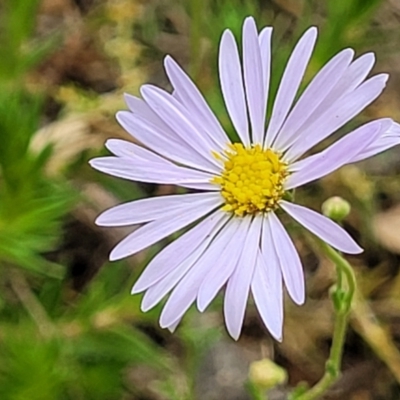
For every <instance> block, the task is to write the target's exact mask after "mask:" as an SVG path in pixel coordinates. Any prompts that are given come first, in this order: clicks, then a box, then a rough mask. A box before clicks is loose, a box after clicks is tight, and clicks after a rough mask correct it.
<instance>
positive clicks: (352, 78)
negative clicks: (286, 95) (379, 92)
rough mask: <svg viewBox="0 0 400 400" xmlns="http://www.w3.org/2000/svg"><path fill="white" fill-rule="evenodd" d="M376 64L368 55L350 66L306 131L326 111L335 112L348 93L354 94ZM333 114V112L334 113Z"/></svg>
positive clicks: (305, 126) (314, 115) (308, 121)
mask: <svg viewBox="0 0 400 400" xmlns="http://www.w3.org/2000/svg"><path fill="white" fill-rule="evenodd" d="M374 63H375V56H374V54H373V53H367V54H364V55H362V56H361V57H359V58H357V59H356V60H355V61H354V62H352V63H351V64H350V66H349V67H348V68H347V70H346V71H345V73H344V74H343V75H342V76H341V78H340V79H339V81H338V82H337V83H336V85H335V86H334V87H333V89H332V90H331V91H330V92H329V93H328V94H327V96H326V97H325V99H324V100H323V101H322V102H321V103H320V104H319V106H318V107H317V109H316V110H315V112H314V113H313V114H312V115H311V116H310V118H309V119H308V120H307V122H306V124H305V125H304V126H303V129H304V131H307V130H308V127H309V126H310V125H311V124H312V123H313V122H314V121H315V120H316V119H317V118H318V117H319V116H320V115H321V114H322V113H323V112H325V111H326V110H328V109H330V110H334V109H335V108H336V106H337V104H336V103H337V102H338V101H340V99H341V98H342V97H343V96H345V95H346V94H348V93H351V92H353V91H354V90H355V89H356V88H357V87H358V86H360V84H361V83H362V82H364V80H365V78H366V77H367V76H368V74H369V73H370V72H371V70H372V67H373V66H374ZM332 112H333V111H332Z"/></svg>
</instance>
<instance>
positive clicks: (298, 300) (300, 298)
mask: <svg viewBox="0 0 400 400" xmlns="http://www.w3.org/2000/svg"><path fill="white" fill-rule="evenodd" d="M290 297H291V299H292V300H293V302H294V303H295V304H297V305H298V306H302V305H303V304H304V303H305V301H306V296H305V294H304V293H294V294H291V295H290Z"/></svg>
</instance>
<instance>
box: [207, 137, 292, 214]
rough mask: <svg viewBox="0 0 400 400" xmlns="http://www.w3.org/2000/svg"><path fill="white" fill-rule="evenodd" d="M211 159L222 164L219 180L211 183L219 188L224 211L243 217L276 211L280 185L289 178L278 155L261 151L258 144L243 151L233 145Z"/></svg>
mask: <svg viewBox="0 0 400 400" xmlns="http://www.w3.org/2000/svg"><path fill="white" fill-rule="evenodd" d="M214 157H216V158H217V159H219V160H221V161H223V163H224V170H223V171H222V173H221V176H218V177H215V178H213V179H212V180H211V182H212V183H216V184H218V185H220V186H221V194H222V196H223V197H224V199H225V205H224V206H223V207H222V209H223V210H225V211H230V212H233V213H235V214H236V215H238V216H240V217H242V216H244V215H248V214H256V213H259V212H268V211H270V210H273V209H275V208H276V207H277V204H278V202H279V200H280V199H281V198H282V197H283V195H284V193H285V191H284V190H283V182H284V181H285V178H286V177H287V175H288V172H287V165H286V164H285V163H284V162H283V161H282V160H281V159H280V156H279V154H277V153H275V152H274V151H273V150H271V149H267V150H263V148H262V146H260V145H259V144H256V145H255V146H252V147H250V148H245V147H244V146H243V145H242V144H241V143H234V144H231V145H229V148H228V149H227V150H225V151H224V152H223V154H219V153H214Z"/></svg>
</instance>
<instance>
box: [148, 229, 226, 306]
mask: <svg viewBox="0 0 400 400" xmlns="http://www.w3.org/2000/svg"><path fill="white" fill-rule="evenodd" d="M225 229H228V226H227V227H226V228H225ZM225 229H224V230H225ZM217 233H218V231H215V230H213V235H212V236H211V235H209V236H207V238H205V240H203V241H202V242H201V243H200V245H199V246H198V247H197V249H196V250H195V251H194V252H193V253H191V254H190V255H189V256H188V257H187V258H186V259H185V260H184V261H182V262H181V263H180V264H179V265H177V266H176V268H175V269H173V270H172V271H170V272H169V273H168V275H166V276H165V277H164V278H162V279H160V280H159V281H158V282H157V283H155V284H154V285H152V286H151V287H149V288H148V289H147V290H146V293H145V295H144V296H143V300H142V304H141V309H142V311H144V312H146V311H148V310H150V309H151V308H153V307H154V306H155V305H156V304H157V303H159V301H160V300H161V299H162V298H163V297H164V296H165V295H166V294H167V293H168V292H170V291H171V289H172V288H173V287H174V286H176V285H177V284H178V282H179V281H180V280H181V279H182V278H183V276H184V275H185V274H186V273H187V271H189V269H190V268H191V267H192V266H193V265H194V264H195V263H196V262H197V260H198V259H199V258H200V257H201V256H202V255H203V253H204V252H205V250H206V249H207V247H208V246H209V244H210V242H211V241H212V240H213V239H214V237H215V235H216V234H217Z"/></svg>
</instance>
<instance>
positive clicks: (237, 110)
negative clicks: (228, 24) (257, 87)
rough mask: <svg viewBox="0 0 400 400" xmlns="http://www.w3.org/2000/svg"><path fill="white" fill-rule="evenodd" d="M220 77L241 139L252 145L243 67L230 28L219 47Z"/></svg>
mask: <svg viewBox="0 0 400 400" xmlns="http://www.w3.org/2000/svg"><path fill="white" fill-rule="evenodd" d="M218 65H219V78H220V82H221V89H222V94H223V96H224V101H225V105H226V108H227V110H228V113H229V116H230V117H231V120H232V123H233V126H234V127H235V129H236V131H237V133H238V135H239V137H240V139H241V141H242V142H243V144H244V145H246V146H249V145H250V136H249V121H248V117H247V106H246V99H245V94H244V86H243V75H242V67H241V65H240V59H239V53H238V48H237V44H236V40H235V38H234V36H233V34H232V32H231V31H230V30H226V31H225V32H224V33H223V35H222V38H221V44H220V48H219V64H218Z"/></svg>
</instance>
